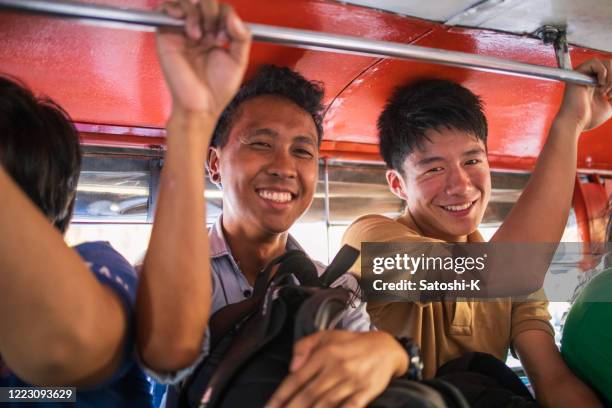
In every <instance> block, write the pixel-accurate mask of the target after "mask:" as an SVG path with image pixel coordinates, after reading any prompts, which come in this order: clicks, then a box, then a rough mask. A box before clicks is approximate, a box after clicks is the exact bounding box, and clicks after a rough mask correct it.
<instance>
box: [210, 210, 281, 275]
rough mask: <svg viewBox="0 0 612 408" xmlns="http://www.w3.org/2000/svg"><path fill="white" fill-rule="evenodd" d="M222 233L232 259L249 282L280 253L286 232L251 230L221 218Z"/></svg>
mask: <svg viewBox="0 0 612 408" xmlns="http://www.w3.org/2000/svg"><path fill="white" fill-rule="evenodd" d="M222 228H223V235H224V236H225V239H226V241H227V245H228V246H229V247H230V251H231V253H232V256H233V257H234V260H235V261H236V262H237V263H238V266H239V267H240V271H241V272H242V273H243V275H244V276H245V278H246V279H247V281H248V282H249V284H251V285H253V284H254V283H255V278H257V275H258V274H259V272H261V270H262V269H263V268H264V266H266V265H267V264H268V263H269V262H270V261H271V260H273V259H274V258H276V257H278V256H280V255H282V254H283V253H284V252H285V247H286V245H287V236H288V233H287V232H283V233H263V232H259V233H257V232H253V231H248V230H247V229H245V228H243V227H241V226H239V223H236V224H234V223H231V222H227V223H226V221H225V219H223V222H222Z"/></svg>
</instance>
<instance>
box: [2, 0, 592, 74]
mask: <svg viewBox="0 0 612 408" xmlns="http://www.w3.org/2000/svg"><path fill="white" fill-rule="evenodd" d="M0 8H6V9H12V10H18V11H24V12H30V13H37V14H44V15H50V16H55V17H64V18H75V19H78V20H85V21H87V22H90V23H94V24H101V25H108V24H109V23H110V24H112V25H115V26H117V25H119V26H126V27H129V28H132V29H139V30H144V31H154V30H155V28H157V27H175V28H180V27H183V26H184V23H183V21H182V20H179V19H175V18H172V17H169V16H167V15H165V14H162V13H158V12H153V11H147V10H134V9H122V8H118V7H112V6H105V5H96V4H84V3H77V2H73V1H66V0H58V1H49V0H0ZM247 25H248V27H249V29H250V30H251V33H252V35H253V39H254V40H255V41H261V42H268V43H274V44H280V45H289V46H294V47H298V48H307V49H315V50H320V51H330V52H340V53H346V54H357V55H364V56H369V57H382V58H386V57H392V58H397V59H408V60H419V61H425V62H431V63H436V64H442V65H451V66H457V67H465V68H473V69H477V70H482V71H490V72H498V73H503V74H508V75H517V76H523V77H531V78H540V79H548V80H555V81H563V82H570V83H576V84H582V85H597V82H596V81H595V79H594V78H591V77H589V76H588V75H585V74H582V73H579V72H576V71H571V70H567V69H561V68H552V67H544V66H540V65H533V64H527V63H523V62H515V61H508V60H505V59H502V58H497V57H489V56H485V55H474V54H468V53H464V52H457V51H447V50H439V49H435V48H427V47H420V46H417V45H409V44H400V43H394V42H389V41H379V40H369V39H365V38H359V37H354V36H348V35H337V34H329V33H319V32H316V31H310V30H298V29H294V28H285V27H274V26H269V25H263V24H252V23H251V24H247Z"/></svg>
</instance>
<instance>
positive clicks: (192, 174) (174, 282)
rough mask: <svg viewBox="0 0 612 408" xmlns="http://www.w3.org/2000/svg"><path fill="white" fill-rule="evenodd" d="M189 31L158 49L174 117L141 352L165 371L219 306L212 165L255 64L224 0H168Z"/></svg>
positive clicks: (142, 294) (146, 287) (145, 285)
mask: <svg viewBox="0 0 612 408" xmlns="http://www.w3.org/2000/svg"><path fill="white" fill-rule="evenodd" d="M162 8H163V10H164V11H165V12H166V13H167V14H169V15H171V16H173V17H176V18H184V19H185V20H186V29H185V32H178V31H160V32H159V33H158V35H157V48H158V54H159V59H160V63H161V67H162V70H163V72H164V76H165V78H166V82H167V84H168V88H169V89H170V93H171V95H172V113H171V116H170V118H169V120H168V123H167V148H168V150H167V153H166V157H165V161H164V169H163V171H162V176H161V186H160V192H159V198H158V201H157V210H156V214H155V222H154V225H153V231H152V235H151V241H150V243H149V248H148V251H147V255H146V257H145V260H144V265H143V270H142V276H141V283H140V286H139V292H138V301H137V322H138V346H139V350H140V355H141V358H142V360H143V361H144V363H145V364H146V365H147V366H148V367H149V368H151V369H153V370H154V371H157V372H172V371H176V370H178V369H181V368H184V367H186V366H188V365H190V364H191V363H192V362H193V360H194V359H195V358H196V357H197V356H198V354H199V351H200V348H201V345H202V339H203V336H204V333H205V329H206V323H207V320H208V314H209V310H210V300H211V276H210V269H209V257H208V237H207V234H206V227H205V226H206V216H205V200H204V195H203V193H204V164H205V158H206V153H207V149H208V145H209V143H210V140H211V136H212V133H213V131H214V128H215V125H216V122H217V119H218V118H219V115H220V114H221V112H222V111H223V109H224V108H225V106H226V105H227V104H228V103H229V101H230V100H231V98H232V97H233V96H234V93H235V92H236V91H237V89H238V87H239V86H240V83H241V81H242V77H243V75H244V71H245V69H246V66H247V63H248V54H249V47H250V34H249V32H248V30H247V29H246V27H245V25H244V24H242V22H241V21H240V19H239V18H238V17H237V15H236V14H235V13H234V12H233V10H232V9H231V8H230V7H229V6H226V5H219V4H217V2H216V1H210V0H202V1H200V2H199V3H195V4H194V3H193V2H192V1H187V0H185V1H183V0H181V1H180V2H168V3H165V4H163V5H162Z"/></svg>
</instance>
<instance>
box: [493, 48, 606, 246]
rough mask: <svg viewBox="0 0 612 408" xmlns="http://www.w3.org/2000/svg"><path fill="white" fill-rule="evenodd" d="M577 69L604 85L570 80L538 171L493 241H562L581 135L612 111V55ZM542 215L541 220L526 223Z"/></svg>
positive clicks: (539, 218) (572, 189) (542, 153)
mask: <svg viewBox="0 0 612 408" xmlns="http://www.w3.org/2000/svg"><path fill="white" fill-rule="evenodd" d="M577 71H579V72H582V73H585V74H589V75H593V76H595V77H596V78H597V82H598V84H599V86H598V87H596V88H595V87H589V86H585V85H572V84H567V85H566V89H565V95H564V97H563V103H562V104H561V108H560V109H559V112H558V113H557V116H556V117H555V119H554V121H553V123H552V126H551V128H550V132H549V134H548V138H547V139H546V143H545V144H544V147H543V149H542V152H541V153H540V155H539V157H538V161H537V163H536V166H535V169H534V171H533V174H532V175H531V177H530V178H529V182H528V183H527V186H526V187H525V191H523V194H521V197H520V198H519V199H518V201H517V202H516V204H515V205H514V206H513V207H512V211H511V212H510V214H508V217H507V218H506V220H505V221H504V223H503V224H502V225H501V227H500V228H499V229H498V230H497V232H496V233H495V235H493V237H492V238H491V242H548V243H556V242H559V240H560V239H561V236H562V235H563V231H564V228H565V224H566V222H567V218H568V216H569V210H570V208H571V204H572V194H573V191H574V182H575V175H576V162H577V146H578V136H579V135H580V134H581V133H582V132H583V131H586V130H590V129H593V128H596V127H597V126H599V125H601V124H602V123H604V122H605V121H607V120H608V119H609V118H610V116H612V101H611V100H610V97H611V92H612V60H605V61H600V60H595V59H594V60H590V61H588V62H586V63H584V64H582V65H580V66H579V67H578V68H577ZM526 220H537V222H526Z"/></svg>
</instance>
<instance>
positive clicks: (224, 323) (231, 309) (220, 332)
mask: <svg viewBox="0 0 612 408" xmlns="http://www.w3.org/2000/svg"><path fill="white" fill-rule="evenodd" d="M302 256H305V254H304V253H303V252H302V251H297V250H292V251H287V252H285V253H283V254H282V255H280V256H278V257H276V258H274V259H273V260H272V261H270V262H269V263H268V264H267V265H266V266H265V267H264V269H263V270H262V271H261V272H260V273H259V275H257V278H255V284H254V286H253V293H252V295H251V297H249V298H247V299H245V300H243V301H240V302H237V303H232V304H230V305H226V306H224V307H222V308H221V309H219V310H217V311H216V312H215V313H214V314H213V315H212V316H211V317H210V320H209V322H208V327H209V329H210V347H211V349H213V348H214V347H215V346H216V345H217V344H218V343H219V341H220V340H221V339H222V338H223V337H224V336H225V335H226V334H227V333H229V332H230V331H231V330H232V329H233V328H235V327H236V326H237V325H238V324H239V323H240V322H242V321H243V320H244V319H246V318H247V317H248V316H249V315H251V313H253V312H254V311H255V310H257V309H258V308H259V306H260V304H261V302H262V301H263V299H264V296H265V294H266V290H267V289H268V286H269V284H270V276H271V274H272V269H273V268H274V267H275V266H276V265H278V264H281V267H279V270H278V272H277V276H278V274H279V273H280V274H281V275H284V274H285V273H286V271H287V270H288V268H283V267H282V266H283V265H284V263H285V262H289V261H290V260H292V259H297V258H300V259H301V258H302ZM308 261H309V262H310V263H312V261H310V259H308ZM289 263H290V264H291V265H296V264H298V262H295V261H294V262H289ZM299 263H300V264H301V263H303V262H299ZM313 267H314V266H313ZM306 273H307V272H306ZM315 273H316V270H315ZM304 279H306V277H304Z"/></svg>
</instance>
